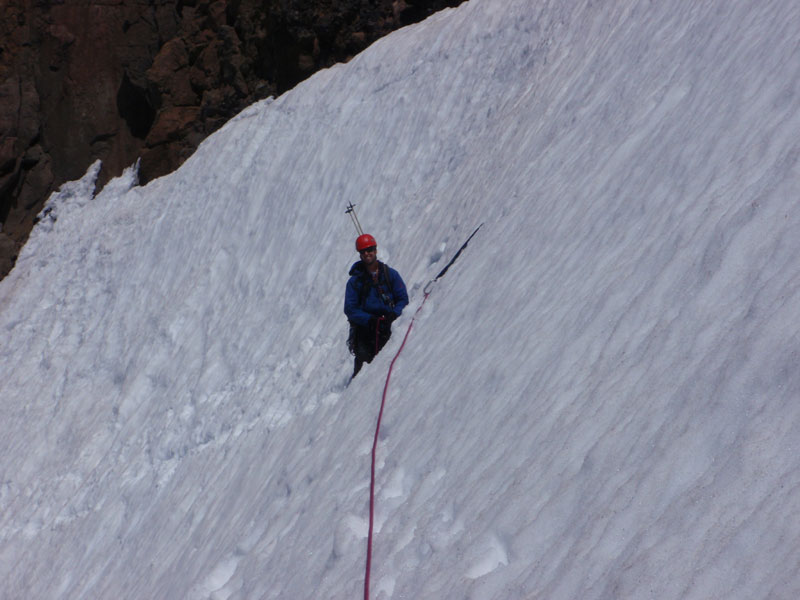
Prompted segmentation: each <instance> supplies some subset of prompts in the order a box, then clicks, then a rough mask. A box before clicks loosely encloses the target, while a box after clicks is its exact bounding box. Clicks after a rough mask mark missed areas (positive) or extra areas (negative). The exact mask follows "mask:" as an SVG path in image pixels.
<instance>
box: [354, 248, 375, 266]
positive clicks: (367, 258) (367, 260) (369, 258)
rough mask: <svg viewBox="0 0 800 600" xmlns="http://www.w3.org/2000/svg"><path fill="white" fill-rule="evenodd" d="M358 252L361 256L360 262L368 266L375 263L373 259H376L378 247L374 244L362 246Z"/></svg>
mask: <svg viewBox="0 0 800 600" xmlns="http://www.w3.org/2000/svg"><path fill="white" fill-rule="evenodd" d="M358 254H359V256H361V262H363V263H364V264H365V265H366V266H368V267H369V266H371V265H373V264H375V261H376V260H378V248H377V247H375V246H370V247H369V248H364V249H363V250H360V251H359V252H358Z"/></svg>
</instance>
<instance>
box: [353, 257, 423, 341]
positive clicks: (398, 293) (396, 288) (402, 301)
mask: <svg viewBox="0 0 800 600" xmlns="http://www.w3.org/2000/svg"><path fill="white" fill-rule="evenodd" d="M387 277H388V280H387ZM367 284H369V289H368V291H367V293H366V296H365V297H364V299H363V302H362V301H361V296H362V292H363V290H364V286H365V285H367ZM392 303H393V304H394V306H392ZM407 305H408V292H407V291H406V284H405V283H404V282H403V279H402V277H400V273H398V272H397V271H395V270H394V269H393V268H392V267H390V266H388V265H385V264H384V263H382V262H380V261H378V283H377V284H376V283H372V276H371V275H369V274H368V273H367V272H366V271H365V269H364V263H362V262H361V261H360V260H359V261H358V262H356V263H355V264H354V265H353V266H352V267H351V268H350V279H349V280H348V281H347V288H346V290H345V293H344V314H346V315H347V319H348V320H349V321H350V322H351V323H353V324H355V325H361V326H362V327H366V326H367V325H368V324H369V320H370V317H375V316H380V315H383V314H391V315H393V316H394V317H399V316H400V313H402V312H403V309H404V308H405V307H406V306H407Z"/></svg>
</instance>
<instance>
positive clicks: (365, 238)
mask: <svg viewBox="0 0 800 600" xmlns="http://www.w3.org/2000/svg"><path fill="white" fill-rule="evenodd" d="M377 245H378V243H377V242H376V241H375V238H374V237H372V236H371V235H370V234H368V233H365V234H362V235H360V236H358V237H357V238H356V250H357V251H358V252H361V251H362V250H363V249H364V248H369V247H371V246H377Z"/></svg>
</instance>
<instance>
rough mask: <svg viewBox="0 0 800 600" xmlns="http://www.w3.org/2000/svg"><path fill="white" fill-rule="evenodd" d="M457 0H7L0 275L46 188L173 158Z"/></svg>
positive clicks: (0, 94)
mask: <svg viewBox="0 0 800 600" xmlns="http://www.w3.org/2000/svg"><path fill="white" fill-rule="evenodd" d="M462 1H463V0H335V1H334V0H210V1H203V0H60V1H59V0H55V1H53V0H49V1H44V0H2V5H3V8H2V10H3V19H2V20H0V224H1V225H2V229H0V277H4V276H5V275H6V274H7V273H8V271H9V270H10V269H11V267H12V266H13V264H14V260H15V259H16V255H17V253H18V252H19V248H20V247H21V246H22V244H23V243H24V242H25V240H26V239H27V236H28V233H29V232H30V229H31V228H32V226H33V222H34V218H35V216H36V214H37V213H38V212H39V211H40V210H41V208H42V205H43V203H44V201H45V200H46V198H47V196H48V195H49V194H50V192H51V191H53V190H54V189H56V188H57V187H58V186H59V185H61V184H62V183H63V182H65V181H69V180H72V179H77V178H79V177H81V176H82V175H83V173H84V172H85V171H86V169H87V168H88V166H89V165H90V164H91V163H92V162H93V161H94V160H95V159H98V158H99V159H101V160H102V161H103V169H102V171H101V173H100V176H99V178H98V183H99V185H102V184H104V183H105V182H106V181H108V180H109V179H110V178H111V177H114V176H116V175H118V174H119V173H121V172H122V170H123V169H124V168H125V167H127V166H130V165H131V164H133V163H134V162H135V161H136V159H137V158H141V165H140V178H141V180H142V182H146V181H149V180H150V179H153V178H155V177H158V176H161V175H164V174H166V173H169V172H171V171H173V170H174V169H175V168H177V167H178V166H179V165H180V164H181V163H182V162H183V161H184V160H186V158H188V157H189V156H190V155H191V154H192V152H194V150H195V149H196V148H197V146H198V145H199V143H200V142H201V141H202V140H203V139H204V138H205V137H206V136H208V135H209V134H210V133H212V132H214V131H215V130H217V129H218V128H219V127H220V126H221V125H222V124H224V123H225V121H227V120H228V119H229V118H230V117H232V116H233V115H235V114H236V113H238V112H239V111H240V110H241V109H242V108H244V107H245V106H247V105H248V104H251V103H252V102H254V101H256V100H259V99H261V98H265V97H267V96H273V95H278V94H280V93H282V92H284V91H286V90H288V89H290V88H292V87H293V86H295V85H296V84H297V83H299V82H300V81H302V80H303V79H305V78H306V77H308V76H309V75H311V74H312V73H314V72H315V71H317V70H318V69H321V68H324V67H328V66H330V65H332V64H334V63H336V62H342V61H346V60H348V59H349V58H350V57H352V56H353V55H355V54H357V53H358V52H360V51H361V50H363V49H364V48H366V47H367V46H368V45H369V44H371V43H372V42H373V41H375V40H376V39H378V38H379V37H381V36H383V35H385V34H387V33H389V32H390V31H393V30H394V29H397V28H399V27H402V26H404V25H408V24H411V23H414V22H417V21H420V20H422V19H424V18H425V17H427V16H429V15H430V14H432V13H433V12H436V11H438V10H441V9H443V8H446V7H451V6H456V5H458V4H460V3H461V2H462Z"/></svg>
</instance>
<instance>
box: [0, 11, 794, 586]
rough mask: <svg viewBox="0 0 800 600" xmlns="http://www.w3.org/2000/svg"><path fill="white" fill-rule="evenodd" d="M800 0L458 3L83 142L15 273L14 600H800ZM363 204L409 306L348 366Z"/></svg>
mask: <svg viewBox="0 0 800 600" xmlns="http://www.w3.org/2000/svg"><path fill="white" fill-rule="evenodd" d="M798 32H800V5H798V4H797V3H795V2H790V1H789V0H771V1H770V0H750V1H742V2H735V3H734V2H728V1H726V0H708V1H706V2H702V3H689V2H682V1H678V0H666V1H664V2H658V3H651V2H647V1H645V0H632V1H626V2H607V3H592V2H590V1H588V0H585V1H580V0H569V1H567V2H564V1H563V0H549V1H548V0H542V1H540V2H535V3H534V2H530V1H529V0H524V1H523V0H471V1H470V2H469V3H467V4H464V5H462V6H461V7H459V8H458V9H454V10H448V11H445V12H443V13H440V14H438V15H435V16H433V17H432V18H430V19H428V20H427V21H425V22H423V23H420V24H418V25H416V26H413V27H410V28H407V29H404V30H401V31H398V32H396V33H394V34H392V35H390V36H388V37H387V38H384V39H383V40H381V41H379V42H378V43H376V44H374V45H373V46H372V47H370V48H369V49H368V50H367V51H366V52H364V53H363V54H361V55H359V56H358V57H356V58H355V59H354V60H352V61H351V62H350V63H348V64H347V65H341V66H337V67H335V68H333V69H330V70H327V71H325V72H322V73H319V74H317V75H316V76H314V77H313V78H311V79H310V80H308V81H307V82H305V83H303V84H301V85H300V86H298V88H296V89H295V90H293V91H291V92H289V93H287V94H285V95H284V96H282V97H280V98H278V99H275V100H270V101H264V102H261V103H259V104H256V105H254V106H252V107H250V108H248V109H247V110H245V111H244V112H243V113H242V114H240V115H239V116H238V117H237V118H236V119H234V120H233V121H231V122H230V123H229V124H228V125H227V126H226V127H224V128H223V129H222V130H221V131H219V132H218V133H217V134H215V135H214V136H212V137H211V138H209V139H208V140H207V141H206V142H205V143H204V144H203V145H202V146H201V147H200V149H199V150H198V151H197V152H196V154H195V155H194V156H193V157H192V158H191V159H190V160H189V161H187V163H186V164H185V165H184V166H183V167H182V168H181V169H180V170H179V171H178V172H176V173H174V174H172V175H170V176H167V177H164V178H162V179H159V180H157V181H154V182H152V183H150V184H149V185H147V186H144V187H140V186H137V185H136V173H135V169H131V170H130V171H129V172H128V173H126V174H125V175H124V176H123V177H121V178H120V179H118V180H115V181H114V182H112V183H111V184H109V185H108V186H106V188H105V189H104V190H103V191H102V192H101V193H99V194H98V195H97V196H96V197H93V193H92V189H93V181H94V174H95V173H96V169H97V166H95V167H94V168H93V169H90V171H89V173H87V175H86V177H84V179H83V180H82V181H80V182H75V183H73V184H69V185H67V186H65V187H64V188H62V190H61V191H60V192H59V193H57V194H55V195H54V197H53V198H51V200H50V202H49V204H48V207H47V209H46V212H47V214H44V215H43V218H42V221H41V223H40V224H39V226H38V227H37V228H36V230H35V231H34V233H33V234H32V236H31V239H30V242H29V243H28V245H27V246H26V248H25V249H24V252H23V255H22V256H21V257H20V259H19V260H18V262H17V266H16V268H15V270H14V271H13V272H12V274H11V275H10V276H9V277H7V278H6V279H5V280H3V281H2V282H0V332H2V333H0V428H1V429H0V456H2V463H0V464H1V465H2V466H1V467H0V469H1V471H0V597H3V598H13V599H23V598H24V599H28V598H37V599H38V598H70V599H73V598H74V599H78V598H81V599H84V598H85V599H96V598H124V599H141V598H159V599H161V598H163V599H175V598H187V599H198V600H199V599H214V600H222V599H226V600H235V599H245V598H246V599H273V598H325V599H328V598H331V599H333V598H337V599H338V598H354V597H358V596H360V595H361V594H362V586H363V580H364V562H365V553H366V540H365V535H366V530H367V518H368V498H369V494H368V487H369V470H370V466H369V465H370V462H369V459H370V456H369V454H370V449H371V444H372V436H373V433H374V426H375V420H376V418H377V411H378V407H379V404H380V397H381V391H382V389H383V385H384V380H385V376H386V372H387V369H388V366H389V362H390V361H391V359H392V357H393V356H394V355H395V353H396V352H397V350H398V348H399V346H400V341H401V339H402V335H403V334H404V333H405V331H406V329H407V328H408V326H409V324H410V322H411V318H412V315H413V314H414V311H415V310H416V309H417V308H418V307H419V306H420V304H421V302H422V297H423V294H422V290H423V287H424V286H425V284H426V283H427V282H428V281H429V280H430V279H431V278H432V277H433V276H435V274H436V273H438V271H439V270H440V269H441V268H442V266H443V265H444V264H445V263H446V262H447V260H449V258H450V257H451V256H452V255H453V253H454V252H455V251H456V250H457V248H458V247H459V246H460V244H461V243H462V241H463V240H464V239H465V238H466V237H467V236H468V235H469V233H471V232H472V230H473V229H474V228H475V227H476V226H477V225H478V224H479V223H481V222H484V223H485V225H484V227H483V228H482V229H481V231H480V233H479V234H478V235H477V236H476V237H475V238H474V239H473V241H472V242H471V243H470V245H469V247H468V248H467V250H465V252H464V253H463V254H462V256H461V257H460V258H459V260H458V262H456V263H455V265H454V266H453V267H452V268H451V269H450V271H448V273H447V275H446V276H445V277H444V278H443V279H442V280H441V281H440V282H439V283H437V284H436V285H435V286H433V290H432V293H431V295H430V297H429V299H428V300H427V302H426V303H425V305H424V306H423V308H422V310H420V312H419V313H418V315H417V317H416V320H415V322H414V328H413V330H412V332H411V334H410V336H409V339H408V342H407V344H406V347H405V349H404V350H403V353H402V354H401V355H400V358H399V359H398V360H397V362H396V364H395V367H394V371H393V374H392V380H391V387H390V391H389V397H388V401H387V407H386V412H385V414H384V417H383V426H382V431H381V438H380V443H379V446H378V456H379V462H378V469H377V517H376V535H375V540H374V545H375V548H374V555H373V573H372V597H373V598H394V599H400V598H413V599H428V598H431V599H433V598H436V599H440V598H448V599H450V598H452V599H462V598H470V599H498V600H499V599H522V598H526V599H530V598H540V599H547V600H551V599H575V598H581V599H593V598H596V599H612V598H614V599H616V598H630V599H640V598H658V599H670V598H674V599H678V598H680V599H689V598H691V599H708V598H725V599H730V598H740V599H743V600H744V599H747V600H751V599H754V598H770V599H773V598H774V599H781V600H792V599H794V598H797V597H800V575H798V573H800V452H798V450H799V449H800V444H798V442H799V441H800V369H798V360H799V358H800V357H799V354H798V351H799V349H800V236H799V235H798V231H800V212H799V211H798V208H797V204H798V198H799V197H800V193H799V192H800V165H799V164H798V160H799V159H800V141H799V140H800V53H799V52H798V48H799V47H800V33H798ZM350 201H352V202H355V203H356V204H357V206H358V210H359V217H360V219H361V222H362V224H363V225H364V227H365V229H366V230H368V231H369V232H370V233H372V234H374V235H375V236H376V237H377V239H378V243H379V256H380V258H382V259H383V260H386V261H387V262H389V263H390V264H391V265H392V266H394V267H395V268H397V269H398V270H399V271H400V273H401V274H402V275H403V277H404V278H405V280H406V283H407V284H408V287H409V291H410V294H411V297H412V302H411V305H410V306H409V308H408V309H407V310H406V312H405V314H404V315H403V317H402V318H401V319H400V320H399V321H398V322H396V324H395V336H394V337H393V339H392V340H391V342H390V343H389V345H388V346H387V348H386V349H385V350H384V351H383V353H382V354H381V355H379V357H378V358H377V359H376V360H375V362H373V363H372V364H371V365H368V366H366V367H365V369H364V371H363V372H362V374H360V375H359V377H358V378H357V379H355V380H354V381H353V382H352V383H351V384H350V385H349V386H348V385H347V383H348V379H349V373H350V370H351V368H352V364H351V357H350V356H349V354H348V353H347V351H346V348H345V345H344V338H345V337H346V333H347V324H346V321H345V318H344V315H343V314H342V301H343V294H344V284H345V280H346V273H347V271H348V269H349V266H350V264H351V263H352V261H354V260H356V258H357V256H356V255H355V254H354V252H353V248H352V244H353V239H354V237H355V236H354V231H353V228H352V225H351V223H350V221H349V219H348V218H347V216H346V215H345V214H344V207H345V205H346V203H347V202H350Z"/></svg>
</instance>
